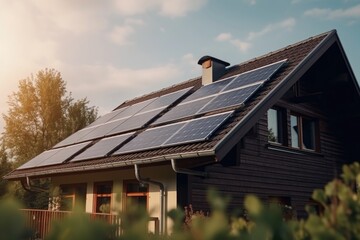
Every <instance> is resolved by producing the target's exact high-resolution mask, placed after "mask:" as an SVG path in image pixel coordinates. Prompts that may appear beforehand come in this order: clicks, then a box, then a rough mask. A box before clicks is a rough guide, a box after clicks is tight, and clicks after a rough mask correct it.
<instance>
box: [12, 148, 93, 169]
mask: <svg viewBox="0 0 360 240" xmlns="http://www.w3.org/2000/svg"><path fill="white" fill-rule="evenodd" d="M89 143H90V142H84V143H80V144H75V145H71V146H67V147H63V148H57V149H50V150H48V151H45V152H43V153H41V154H40V155H37V156H36V157H35V158H33V159H31V160H30V161H28V162H26V163H25V164H23V165H21V166H20V167H19V168H18V169H25V168H33V167H41V166H47V165H55V164H60V163H63V162H65V161H67V160H68V159H70V158H71V157H72V156H74V155H75V154H76V153H78V152H79V151H81V150H83V149H84V148H85V147H86V146H87V145H89Z"/></svg>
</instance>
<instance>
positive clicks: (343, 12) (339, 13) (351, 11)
mask: <svg viewBox="0 0 360 240" xmlns="http://www.w3.org/2000/svg"><path fill="white" fill-rule="evenodd" d="M304 15H305V16H311V17H320V18H324V19H339V18H360V4H358V5H356V6H353V7H350V8H347V9H330V8H313V9H309V10H307V11H305V13H304Z"/></svg>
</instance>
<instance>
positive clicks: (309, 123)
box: [302, 118, 316, 150]
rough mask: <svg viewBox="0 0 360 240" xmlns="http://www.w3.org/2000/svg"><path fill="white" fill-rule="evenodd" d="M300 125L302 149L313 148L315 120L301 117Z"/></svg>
mask: <svg viewBox="0 0 360 240" xmlns="http://www.w3.org/2000/svg"><path fill="white" fill-rule="evenodd" d="M302 127H303V144H304V149H311V150H315V145H316V144H315V141H316V140H315V121H313V120H310V119H306V118H303V119H302Z"/></svg>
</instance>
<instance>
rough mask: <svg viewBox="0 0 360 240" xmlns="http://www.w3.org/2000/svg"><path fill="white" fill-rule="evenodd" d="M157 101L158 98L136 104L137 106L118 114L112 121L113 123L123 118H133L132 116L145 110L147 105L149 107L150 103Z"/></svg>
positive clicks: (134, 105)
mask: <svg viewBox="0 0 360 240" xmlns="http://www.w3.org/2000/svg"><path fill="white" fill-rule="evenodd" d="M155 100H156V98H152V99H149V100H147V101H143V102H139V103H135V104H133V105H131V106H129V107H127V108H126V109H125V110H124V111H122V112H121V113H119V114H117V115H116V116H115V117H114V118H112V119H111V121H113V120H117V119H121V118H128V117H131V116H132V115H134V114H136V113H138V112H140V111H141V110H142V109H143V108H145V107H146V106H147V105H149V104H150V103H152V102H153V101H155Z"/></svg>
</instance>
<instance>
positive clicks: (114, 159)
mask: <svg viewBox="0 0 360 240" xmlns="http://www.w3.org/2000/svg"><path fill="white" fill-rule="evenodd" d="M334 43H338V44H339V45H340V48H341V44H340V42H339V39H338V36H337V34H336V31H335V30H333V31H330V32H326V33H323V34H320V35H317V36H314V37H311V38H309V39H306V40H304V41H301V42H298V43H296V44H293V45H289V46H287V47H285V48H282V49H279V50H277V51H274V52H270V53H268V54H266V55H263V56H260V57H257V58H254V59H251V60H249V61H246V62H243V63H241V64H238V65H234V66H231V67H229V68H227V69H226V72H225V74H224V75H223V77H222V78H227V77H230V76H234V75H237V74H241V73H244V72H247V71H250V70H253V69H257V68H259V67H263V66H265V65H268V64H272V63H274V62H278V61H281V60H284V59H287V64H286V65H285V66H283V67H281V68H280V69H279V71H277V72H276V73H275V75H273V76H272V78H271V79H270V80H269V81H266V82H265V83H264V84H263V85H262V87H261V88H259V89H258V90H257V91H256V92H255V93H254V94H253V95H252V96H251V98H249V99H248V100H247V101H246V103H245V105H243V106H235V107H229V108H228V109H222V110H216V111H213V112H211V113H205V114H204V115H205V116H207V115H214V114H215V113H219V112H224V111H226V110H234V113H233V114H232V115H231V117H230V118H229V119H227V120H226V122H225V123H223V124H222V125H221V126H220V127H219V128H217V129H216V131H215V132H214V133H212V135H211V137H210V138H209V139H208V140H206V141H199V142H189V143H182V144H177V145H171V146H165V147H159V148H154V149H148V150H141V151H135V152H130V153H124V154H120V155H110V156H108V157H102V158H96V159H89V160H85V161H74V162H72V161H71V160H70V161H66V162H64V163H61V164H57V165H45V166H41V167H33V168H23V169H16V170H15V171H13V172H12V173H10V174H8V175H7V176H6V178H7V179H20V178H23V177H26V176H28V177H32V176H33V177H41V176H50V175H53V174H65V173H72V172H81V171H95V170H101V169H113V168H120V167H126V166H129V165H133V164H134V163H139V164H142V163H153V162H162V161H168V160H170V159H189V158H202V157H204V158H206V157H207V158H209V159H212V160H213V161H218V160H221V159H222V158H223V157H224V156H225V155H226V154H227V153H228V152H229V151H230V150H231V148H232V147H233V146H234V145H235V144H236V143H237V142H239V140H240V139H241V138H242V137H243V136H244V135H245V134H246V132H248V131H249V129H250V128H251V127H252V126H253V124H254V120H255V121H257V120H258V119H259V118H260V117H261V116H262V115H263V114H264V113H265V111H266V110H267V109H268V108H269V107H271V106H272V105H273V104H275V103H276V101H278V100H279V99H280V97H281V96H282V95H284V93H285V92H286V91H287V90H288V89H289V88H290V87H291V86H292V85H293V84H294V83H295V82H296V81H297V80H298V79H299V78H300V77H301V76H302V75H303V74H304V73H305V72H306V71H307V70H308V69H309V68H310V67H311V66H312V65H313V64H314V63H315V62H316V61H317V60H318V59H319V58H320V56H321V55H322V54H323V53H324V52H325V51H326V50H327V49H328V48H329V47H330V46H331V45H332V44H334ZM341 49H342V48H341ZM342 51H343V50H342ZM346 61H347V60H346ZM348 67H349V66H348ZM349 72H350V74H351V75H352V78H353V79H354V80H355V77H354V75H353V73H352V71H351V68H350V67H349ZM355 81H356V80H355ZM356 86H357V85H356ZM189 87H193V89H192V90H191V91H190V93H191V92H194V91H196V90H197V89H199V88H200V87H201V77H197V78H194V79H191V80H188V81H185V82H182V83H180V84H177V85H174V86H171V87H169V88H165V89H161V90H159V91H156V92H153V93H150V94H147V95H144V96H141V97H139V98H135V99H132V100H129V101H126V102H124V103H123V104H121V105H120V106H118V107H117V108H116V109H120V108H123V107H126V106H131V105H133V104H136V103H140V102H143V101H146V100H149V99H153V98H154V97H159V96H163V95H165V94H169V93H173V92H176V91H179V90H182V89H186V88H189ZM357 88H358V86H357ZM357 91H358V92H359V89H357ZM190 93H188V94H190ZM184 98H185V97H182V98H181V99H180V100H178V101H177V102H175V103H174V104H172V105H171V106H170V109H171V107H173V106H174V105H176V104H178V102H181V101H182V100H183V99H184ZM116 109H115V110H116ZM166 111H167V110H165V111H163V112H162V113H160V115H159V116H160V117H161V115H163V114H166ZM159 116H157V117H156V118H157V119H158V118H159ZM156 118H155V119H154V120H156ZM192 118H193V117H190V118H187V119H192ZM148 128H151V126H149V125H147V126H145V127H144V128H141V129H140V130H137V131H136V133H135V136H137V135H138V134H139V133H141V132H143V131H144V130H146V129H148Z"/></svg>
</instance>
